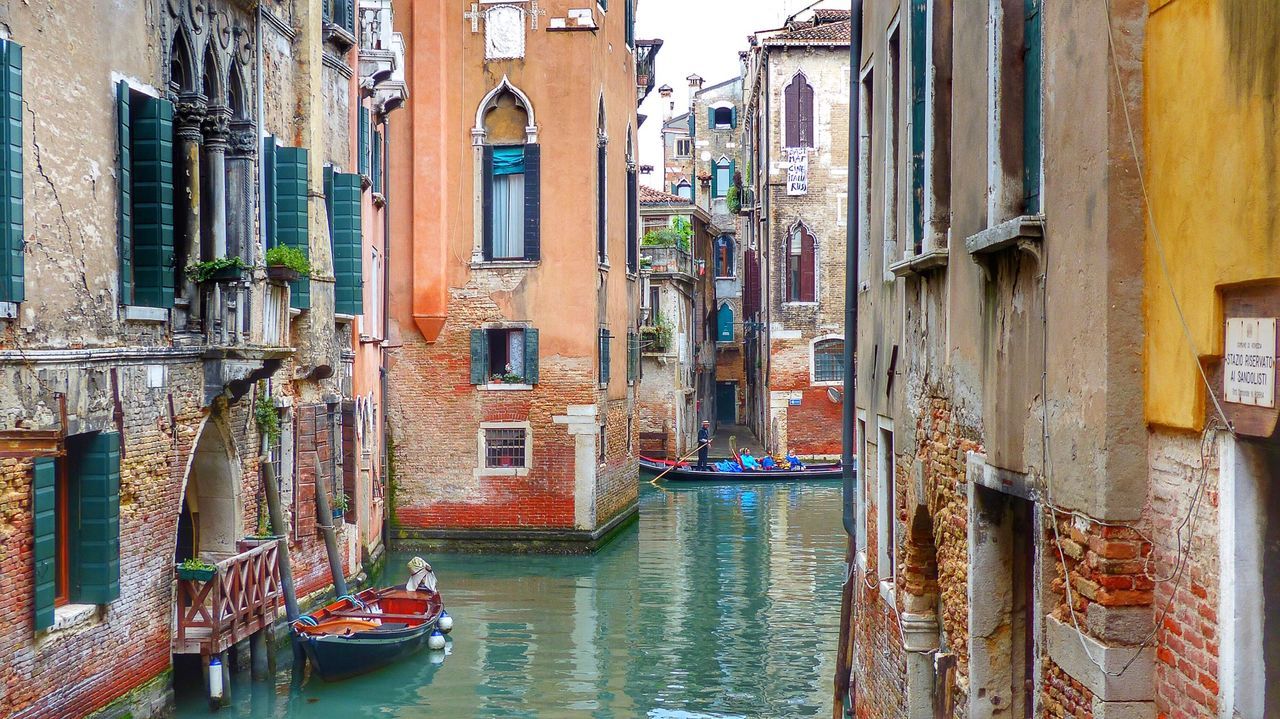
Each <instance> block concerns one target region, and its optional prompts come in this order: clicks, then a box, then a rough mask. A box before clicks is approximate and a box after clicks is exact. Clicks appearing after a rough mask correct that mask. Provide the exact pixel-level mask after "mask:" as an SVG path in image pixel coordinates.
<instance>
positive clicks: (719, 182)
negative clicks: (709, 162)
mask: <svg viewBox="0 0 1280 719" xmlns="http://www.w3.org/2000/svg"><path fill="white" fill-rule="evenodd" d="M732 185H733V160H730V159H729V158H728V157H723V156H722V157H721V158H720V159H719V160H716V166H715V169H714V171H713V172H712V175H711V196H712V197H717V198H718V197H724V196H725V195H728V194H729V188H730V187H731V186H732Z"/></svg>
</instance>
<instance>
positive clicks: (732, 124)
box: [729, 107, 738, 130]
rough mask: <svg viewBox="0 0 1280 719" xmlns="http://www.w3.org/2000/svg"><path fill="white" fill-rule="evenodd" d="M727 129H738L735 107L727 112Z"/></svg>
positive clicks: (736, 109)
mask: <svg viewBox="0 0 1280 719" xmlns="http://www.w3.org/2000/svg"><path fill="white" fill-rule="evenodd" d="M729 127H732V128H733V129H735V130H736V129H738V108H736V107H734V108H731V109H730V110H729Z"/></svg>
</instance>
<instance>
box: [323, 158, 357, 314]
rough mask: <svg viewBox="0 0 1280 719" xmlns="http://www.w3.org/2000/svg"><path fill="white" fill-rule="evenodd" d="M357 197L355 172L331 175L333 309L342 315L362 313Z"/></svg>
mask: <svg viewBox="0 0 1280 719" xmlns="http://www.w3.org/2000/svg"><path fill="white" fill-rule="evenodd" d="M360 199H361V190H360V176H359V175H357V174H354V173H347V172H339V173H336V174H335V175H334V176H333V195H332V202H331V206H332V208H333V226H332V233H333V235H332V237H333V277H334V281H335V283H334V290H333V291H334V312H337V313H339V314H344V315H358V314H363V313H364V252H363V247H362V242H361V234H360V229H361V202H360Z"/></svg>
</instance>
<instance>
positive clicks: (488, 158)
mask: <svg viewBox="0 0 1280 719" xmlns="http://www.w3.org/2000/svg"><path fill="white" fill-rule="evenodd" d="M481 164H482V165H483V166H484V167H483V168H482V170H481V171H482V172H483V173H484V178H483V182H482V183H481V184H483V185H484V188H483V192H482V196H481V214H482V215H484V217H483V218H482V220H481V223H482V224H483V227H484V229H483V232H484V236H483V237H484V239H483V240H482V247H481V250H482V252H483V253H484V258H485V259H486V260H492V259H493V145H485V146H484V160H483V162H482V163H481Z"/></svg>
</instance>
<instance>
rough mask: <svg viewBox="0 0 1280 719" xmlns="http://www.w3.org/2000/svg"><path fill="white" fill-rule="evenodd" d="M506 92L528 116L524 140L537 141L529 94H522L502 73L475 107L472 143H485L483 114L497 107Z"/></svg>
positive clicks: (536, 123) (485, 132) (536, 127)
mask: <svg viewBox="0 0 1280 719" xmlns="http://www.w3.org/2000/svg"><path fill="white" fill-rule="evenodd" d="M506 93H510V94H511V95H513V96H514V97H515V99H516V103H517V104H518V105H519V106H520V108H521V109H522V110H524V112H525V114H526V115H527V117H528V120H527V121H528V124H527V125H526V126H525V142H526V143H529V144H532V143H536V142H537V141H538V121H537V118H536V116H535V115H534V110H533V103H532V102H530V101H529V96H528V95H526V94H524V91H523V90H521V89H520V88H518V87H516V86H515V85H513V84H511V80H510V79H508V78H507V76H506V75H503V76H502V80H501V81H500V82H499V83H498V84H497V85H496V86H494V88H493V89H492V90H490V91H489V92H488V94H486V95H485V96H484V98H483V99H482V100H480V105H479V106H478V107H476V124H475V125H474V126H472V128H471V141H472V144H473V145H477V146H478V145H483V144H485V141H486V139H487V137H488V131H487V130H486V128H485V116H486V115H488V114H489V111H491V110H493V109H495V108H497V107H498V101H499V100H500V99H501V98H502V96H503V95H504V94H506Z"/></svg>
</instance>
